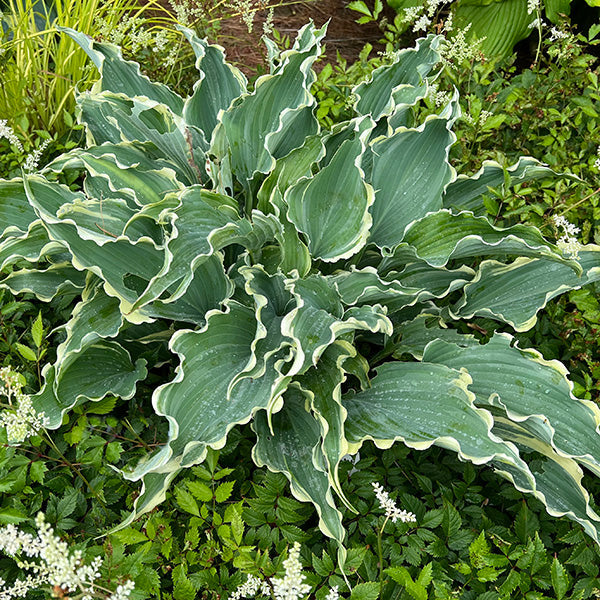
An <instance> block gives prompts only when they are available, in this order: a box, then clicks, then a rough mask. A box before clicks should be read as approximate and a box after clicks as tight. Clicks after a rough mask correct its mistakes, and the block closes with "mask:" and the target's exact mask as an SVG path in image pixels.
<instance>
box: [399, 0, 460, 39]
mask: <svg viewBox="0 0 600 600" xmlns="http://www.w3.org/2000/svg"><path fill="white" fill-rule="evenodd" d="M444 3H445V0H426V1H425V3H424V4H423V5H422V6H411V7H409V8H405V9H404V14H403V16H402V22H403V23H408V24H412V26H413V28H412V30H413V31H414V32H417V31H426V30H427V27H429V25H431V22H432V20H433V16H434V15H435V13H436V11H437V9H438V8H439V6H440V4H444ZM448 31H449V30H448Z"/></svg>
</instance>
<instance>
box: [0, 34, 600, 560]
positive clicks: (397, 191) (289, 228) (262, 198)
mask: <svg viewBox="0 0 600 600" xmlns="http://www.w3.org/2000/svg"><path fill="white" fill-rule="evenodd" d="M184 33H185V35H186V37H187V38H188V40H189V42H190V43H191V45H192V47H193V49H194V52H195V53H196V57H197V61H196V66H197V68H198V71H199V78H198V81H197V83H196V84H195V85H194V88H193V90H192V93H191V95H190V96H189V97H188V98H186V99H184V98H181V97H180V96H178V95H177V94H176V93H174V92H172V91H171V90H170V89H168V88H167V87H165V86H164V85H162V84H157V83H152V82H151V81H150V80H149V79H148V78H146V77H145V76H144V75H142V74H141V72H140V69H139V67H138V65H137V64H135V63H132V62H126V61H124V60H123V59H122V57H121V53H120V51H119V49H118V48H117V47H115V46H112V45H110V44H102V43H98V42H95V41H93V40H92V39H90V38H88V37H86V36H85V35H82V34H80V33H77V32H75V31H72V30H65V32H64V35H69V36H71V37H72V38H73V39H74V40H75V41H76V42H77V43H79V44H80V45H81V46H82V48H83V49H84V50H85V51H86V52H87V54H88V55H89V57H90V58H91V59H92V61H93V62H94V64H95V66H96V67H97V68H98V70H99V71H100V74H101V78H100V80H99V81H98V83H97V84H96V85H95V87H94V89H93V90H91V91H90V92H85V93H83V94H81V95H80V96H79V99H78V106H79V114H80V120H81V121H82V122H83V123H84V124H85V126H86V128H87V139H88V144H87V148H86V149H76V150H73V151H71V152H69V153H67V154H64V155H62V156H61V157H59V158H57V159H55V160H54V161H53V162H52V163H51V164H49V165H47V166H46V167H45V168H44V169H43V170H42V172H40V173H38V174H32V175H26V176H24V177H23V178H16V179H12V180H10V181H2V182H1V183H0V215H1V221H0V222H1V223H2V229H1V230H0V231H1V233H2V237H1V238H0V239H1V243H0V264H1V265H2V269H4V271H3V272H4V273H8V274H7V275H5V276H4V278H3V280H2V282H1V284H0V285H2V286H3V287H6V288H8V289H10V290H12V292H14V293H20V292H24V291H29V292H32V293H34V294H36V296H37V297H38V298H39V299H41V300H44V301H48V300H50V299H52V298H55V297H57V296H60V295H67V296H71V297H73V298H74V299H75V302H76V304H75V306H74V308H73V312H72V315H71V318H70V320H69V321H68V322H67V323H65V325H64V327H63V328H62V330H63V338H62V341H61V343H60V345H59V346H58V348H57V356H56V361H55V362H54V363H53V364H48V365H46V366H45V368H44V370H43V375H44V380H45V383H44V386H43V388H42V389H41V391H40V392H39V394H37V395H36V396H35V397H34V404H35V407H36V409H37V410H38V411H43V412H44V414H45V416H46V418H47V420H48V422H49V427H50V428H57V427H59V425H60V424H61V422H62V421H63V418H64V417H65V415H66V413H68V411H69V410H70V409H72V408H73V407H75V406H76V405H79V404H81V403H84V402H90V401H91V402H93V401H98V400H100V399H102V398H104V397H106V396H107V395H111V396H117V397H120V398H122V399H123V400H127V399H130V398H132V397H133V396H134V395H135V394H136V393H140V389H145V388H144V387H143V382H144V381H145V380H146V378H148V377H152V381H156V380H157V378H159V377H163V378H164V383H162V385H159V386H158V387H157V388H156V389H154V391H153V395H152V405H153V408H154V410H155V412H156V413H157V414H158V415H161V416H164V418H165V419H167V420H168V423H169V434H168V439H166V440H164V441H165V443H164V445H163V446H162V447H161V448H160V450H159V451H158V452H156V453H155V454H152V455H149V456H148V457H147V459H146V460H144V461H142V462H141V463H140V464H138V465H136V466H135V467H134V468H131V469H129V470H125V469H124V472H123V475H124V476H125V477H126V478H128V479H130V480H132V481H141V482H142V489H141V493H140V494H139V496H138V497H137V499H136V502H135V507H134V513H133V514H132V515H131V517H130V519H131V518H134V517H135V515H139V514H141V513H142V512H144V511H148V510H150V509H151V508H152V507H154V506H156V505H157V504H158V503H159V502H161V501H162V500H163V499H164V497H165V492H166V489H167V487H168V486H169V484H170V482H171V481H172V480H173V478H174V477H175V476H176V475H177V474H178V473H179V472H180V471H181V470H182V469H185V468H186V467H189V466H191V465H196V464H198V463H200V462H202V461H203V460H204V458H205V456H206V454H207V450H208V449H209V448H215V449H217V448H220V447H222V446H224V445H225V444H226V443H227V436H228V432H229V431H230V430H231V429H232V428H233V427H235V426H236V425H239V424H245V423H248V422H251V425H252V428H253V430H254V431H255V433H256V445H255V446H254V449H253V453H252V458H253V460H254V461H255V462H256V463H257V464H258V465H266V466H267V467H268V468H269V469H271V470H273V471H278V472H282V473H285V474H286V475H287V477H288V478H289V480H290V482H291V489H292V492H293V494H294V495H295V496H296V497H297V498H298V499H301V500H305V501H310V502H312V503H314V505H315V506H316V508H317V511H318V514H319V518H320V523H319V524H320V527H321V529H322V531H323V532H324V533H325V534H326V535H328V536H331V537H333V538H335V539H336V540H338V541H339V542H340V548H341V543H342V540H343V538H344V528H343V525H342V522H341V513H340V511H339V509H338V508H337V506H338V505H339V503H340V502H342V503H344V504H346V505H348V506H349V507H351V506H352V503H351V499H349V498H346V497H345V496H344V493H343V489H342V486H341V482H340V479H339V476H338V466H339V463H340V460H341V459H342V457H344V456H345V455H347V454H354V453H356V452H357V451H358V450H359V448H360V447H361V445H362V444H363V443H364V442H365V441H366V440H372V441H373V442H374V443H375V444H376V445H377V446H378V447H380V448H387V447H389V446H391V445H392V444H393V443H394V442H396V441H400V442H403V443H404V444H406V445H407V446H409V447H411V448H415V449H424V448H428V447H430V446H431V445H434V444H435V445H438V446H442V447H444V448H448V449H450V450H453V451H455V452H457V453H458V455H459V456H460V457H461V459H464V460H468V461H471V462H473V463H475V464H489V465H491V466H492V467H493V468H494V469H495V470H496V471H497V472H498V473H499V474H501V475H503V476H504V477H506V478H508V479H510V480H511V481H512V482H513V483H514V485H515V486H516V487H517V488H518V489H519V490H522V491H525V492H529V493H532V494H534V495H535V496H536V497H537V498H539V499H540V500H542V501H543V502H544V503H545V505H546V507H547V509H548V511H549V512H550V513H551V514H553V515H557V516H558V515H567V516H569V517H570V518H572V519H575V520H576V521H578V522H579V523H581V525H582V526H583V528H584V529H585V531H586V532H587V533H588V534H589V535H591V536H592V537H593V538H594V539H596V540H598V538H599V533H600V516H598V515H597V514H596V513H595V512H594V510H593V509H592V507H591V506H590V502H589V496H588V494H587V492H586V490H585V489H584V487H583V486H582V476H583V471H582V466H584V467H587V468H588V469H589V470H590V471H591V472H592V473H594V474H597V475H600V436H599V435H598V431H597V428H598V424H599V423H600V410H599V409H598V408H597V407H596V405H595V404H593V403H591V402H587V401H583V400H579V399H577V398H575V397H574V396H573V394H572V391H571V390H572V386H571V383H570V382H569V380H568V378H567V371H566V369H565V368H564V367H563V365H561V364H560V363H558V362H556V361H547V360H544V358H543V357H542V355H541V354H539V353H538V352H536V351H535V350H531V349H527V350H522V349H519V348H518V347H517V346H516V345H515V343H514V340H513V338H512V337H511V335H510V334H508V333H500V334H497V335H494V336H493V337H492V338H491V339H490V340H489V342H488V343H487V344H484V345H482V344H480V343H479V342H478V341H477V340H476V339H475V338H474V337H473V336H471V335H464V334H461V333H459V330H460V327H455V325H456V324H457V323H458V322H460V321H461V320H462V321H466V322H468V323H469V322H470V320H471V319H473V318H476V317H478V316H485V317H488V318H492V319H495V320H497V321H499V322H501V323H504V324H505V328H506V329H509V328H513V329H514V330H516V331H524V330H527V329H529V328H531V327H532V326H533V325H534V324H535V321H536V313H537V312H538V311H539V310H540V309H541V308H542V307H544V305H545V304H546V303H547V302H548V301H549V299H551V298H552V297H554V296H556V295H558V294H560V293H562V292H564V291H566V290H570V289H574V288H578V287H580V286H583V285H585V284H586V283H588V282H591V281H593V280H595V279H599V278H600V247H597V246H584V247H582V248H581V249H579V252H578V257H576V256H574V255H569V254H568V253H564V252H563V251H561V249H559V248H558V247H557V245H556V244H554V243H553V242H551V241H549V240H546V239H544V237H542V235H541V234H540V232H539V231H538V230H537V229H535V228H532V227H526V226H522V225H517V226H514V227H511V228H508V229H499V228H496V227H494V226H492V225H491V224H490V223H489V222H488V221H487V220H486V219H485V218H483V217H478V216H475V212H477V211H479V210H480V209H481V208H482V195H483V194H484V193H485V192H486V191H487V189H488V187H489V186H498V185H501V184H502V183H504V182H507V183H508V182H511V181H513V182H515V181H521V180H524V179H531V178H535V177H540V176H548V175H551V174H552V173H551V172H550V171H549V169H548V168H546V167H544V166H543V165H541V164H540V163H538V162H537V161H535V160H534V159H529V158H523V159H521V160H519V161H518V162H517V164H515V165H513V166H512V167H509V168H505V169H503V168H502V167H501V166H500V165H498V164H495V163H492V162H486V163H485V164H484V166H483V168H482V169H481V171H480V172H478V173H477V174H476V175H474V176H472V177H467V176H464V175H458V176H457V174H456V172H455V170H454V169H453V168H452V166H451V165H450V164H449V162H448V151H449V148H450V147H451V145H452V144H453V142H454V141H455V137H454V134H453V133H452V129H451V128H452V125H453V122H454V120H455V119H456V118H457V117H458V108H457V106H458V104H457V98H456V97H455V98H454V99H453V100H452V101H451V102H450V103H449V104H448V105H447V106H446V107H444V109H443V110H441V111H440V114H433V115H429V116H428V117H426V118H425V119H424V120H423V122H416V119H417V117H416V116H415V115H417V114H418V111H416V110H415V107H416V106H417V105H418V103H419V102H420V100H421V99H422V98H423V97H425V95H426V94H427V93H428V89H429V81H430V78H434V77H435V75H436V71H435V69H436V65H437V63H438V60H439V53H438V48H439V45H440V38H438V37H436V36H429V37H427V38H424V39H421V40H419V42H418V43H417V46H416V47H415V48H414V49H407V50H403V51H401V52H398V53H397V54H395V55H394V56H393V57H392V58H391V59H390V60H389V62H388V63H387V64H385V65H384V66H382V67H380V68H378V69H377V70H376V71H374V73H373V75H372V77H371V79H370V80H369V81H367V82H363V83H361V84H359V85H358V86H356V87H355V89H354V90H353V96H352V98H353V112H354V117H353V118H352V119H351V120H349V121H347V122H344V123H341V124H338V125H336V126H335V127H334V128H333V129H331V130H328V131H324V130H322V129H321V128H320V127H319V125H318V122H317V119H316V117H315V100H314V98H313V96H312V95H311V94H310V93H309V90H310V88H311V84H312V83H313V82H314V79H315V75H314V73H313V71H312V70H311V66H312V64H313V63H314V61H315V59H316V58H317V57H318V55H319V52H320V43H321V41H322V39H323V37H324V35H325V29H324V28H321V29H317V28H315V27H314V26H312V25H309V26H306V27H304V28H303V29H302V30H301V31H300V32H299V33H298V37H297V39H296V41H295V43H294V45H293V47H292V48H291V49H289V50H286V51H284V52H282V53H280V52H278V51H277V49H276V48H275V46H274V45H273V44H271V43H268V46H267V47H268V55H269V60H270V73H269V74H267V75H264V76H263V77H261V78H259V79H258V81H257V82H256V85H255V86H254V89H252V90H251V91H250V90H249V89H248V87H247V82H246V80H245V78H244V76H243V75H242V74H241V72H239V71H238V70H237V69H235V68H234V67H232V66H231V65H229V64H228V63H227V62H226V61H225V58H224V54H223V50H222V49H221V48H220V47H218V46H213V45H209V44H208V43H207V42H205V41H202V40H200V39H197V38H196V37H195V35H194V34H193V33H192V32H191V31H189V30H185V31H184ZM78 174H79V175H78ZM64 181H68V182H75V183H71V185H70V186H67V185H65V184H64V183H61V182H64ZM575 251H576V248H575V249H573V252H575ZM9 266H11V268H10V269H9V270H7V268H8V267H9ZM341 558H343V550H342V551H341Z"/></svg>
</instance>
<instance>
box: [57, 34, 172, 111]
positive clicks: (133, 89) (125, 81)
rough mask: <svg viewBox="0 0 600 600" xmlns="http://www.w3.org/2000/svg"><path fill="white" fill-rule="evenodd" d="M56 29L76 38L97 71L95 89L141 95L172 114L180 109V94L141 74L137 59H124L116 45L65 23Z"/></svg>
mask: <svg viewBox="0 0 600 600" xmlns="http://www.w3.org/2000/svg"><path fill="white" fill-rule="evenodd" d="M57 29H58V30H59V31H63V32H64V33H66V34H67V35H68V36H69V37H70V38H72V39H73V40H74V41H75V42H77V43H78V44H79V45H80V46H81V48H82V49H83V51H84V52H85V53H86V54H87V55H88V56H89V57H90V58H91V59H92V62H93V63H94V65H95V66H96V68H97V69H98V71H100V75H101V77H100V80H99V81H98V82H97V83H96V85H95V88H96V89H97V90H98V91H103V90H108V91H111V92H115V93H117V94H119V93H122V94H127V95H128V96H131V97H133V96H144V97H146V98H148V99H150V100H154V101H155V102H160V103H162V104H166V105H167V106H168V107H169V108H170V109H171V110H172V111H173V112H174V113H175V114H178V115H180V114H181V111H182V109H183V99H182V98H181V96H179V95H178V94H176V93H175V92H173V91H171V90H170V89H169V88H168V87H167V86H166V85H164V84H162V83H153V82H152V81H150V79H148V77H146V75H142V73H141V71H140V66H139V65H138V64H137V63H136V62H132V61H128V60H123V55H122V53H121V49H120V48H119V47H118V46H115V45H113V44H108V43H100V42H96V41H94V40H93V39H92V38H91V37H89V36H87V35H85V34H84V33H81V32H79V31H75V30H74V29H69V28H67V27H57Z"/></svg>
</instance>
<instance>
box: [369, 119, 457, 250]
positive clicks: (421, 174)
mask: <svg viewBox="0 0 600 600" xmlns="http://www.w3.org/2000/svg"><path fill="white" fill-rule="evenodd" d="M447 125H448V123H447V121H446V120H445V119H440V118H437V117H430V118H428V119H427V121H426V122H425V123H424V124H423V125H422V126H420V127H418V128H416V129H405V128H400V129H398V130H397V131H396V132H395V133H394V134H393V135H392V136H390V137H386V138H384V139H381V140H379V141H377V140H375V141H374V142H373V143H372V146H371V147H372V150H373V171H372V176H371V181H370V183H371V185H372V186H373V188H374V189H375V201H374V202H373V206H372V208H371V214H372V215H373V226H372V227H371V235H370V238H369V241H371V242H373V243H374V244H376V245H377V246H379V247H380V248H384V247H386V248H393V247H394V246H396V245H397V244H399V243H400V241H402V238H403V234H404V230H405V229H406V227H407V226H408V225H409V224H410V223H412V222H413V221H415V220H416V219H420V218H421V217H424V216H425V215H426V214H427V213H428V212H432V211H437V210H439V209H441V208H442V192H443V190H444V187H445V186H446V185H447V184H448V182H449V181H450V180H451V179H452V177H453V175H454V169H453V168H452V167H451V166H450V163H449V162H448V151H449V149H450V146H451V145H452V144H453V143H454V142H455V141H456V137H455V135H454V133H452V132H451V131H450V130H449V129H448V127H447Z"/></svg>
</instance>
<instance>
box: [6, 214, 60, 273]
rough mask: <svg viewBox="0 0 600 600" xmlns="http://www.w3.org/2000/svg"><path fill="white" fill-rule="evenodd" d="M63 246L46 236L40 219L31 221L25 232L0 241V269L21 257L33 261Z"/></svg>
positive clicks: (46, 233)
mask: <svg viewBox="0 0 600 600" xmlns="http://www.w3.org/2000/svg"><path fill="white" fill-rule="evenodd" d="M62 248H63V246H62V245H61V244H59V243H57V242H55V241H53V240H51V239H50V238H49V237H48V232H47V231H46V229H45V228H44V226H43V225H42V223H41V221H39V220H37V221H33V223H32V224H31V226H30V228H29V230H28V231H27V232H26V233H23V234H18V235H16V236H14V237H13V236H7V237H6V238H5V239H3V240H2V241H1V242H0V269H4V268H5V267H7V266H8V265H11V264H14V263H16V262H18V261H19V260H21V259H25V260H28V261H29V262H30V263H35V262H37V261H38V260H40V259H41V258H42V257H43V256H44V255H45V254H49V253H52V252H57V251H60V250H61V249H62Z"/></svg>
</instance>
